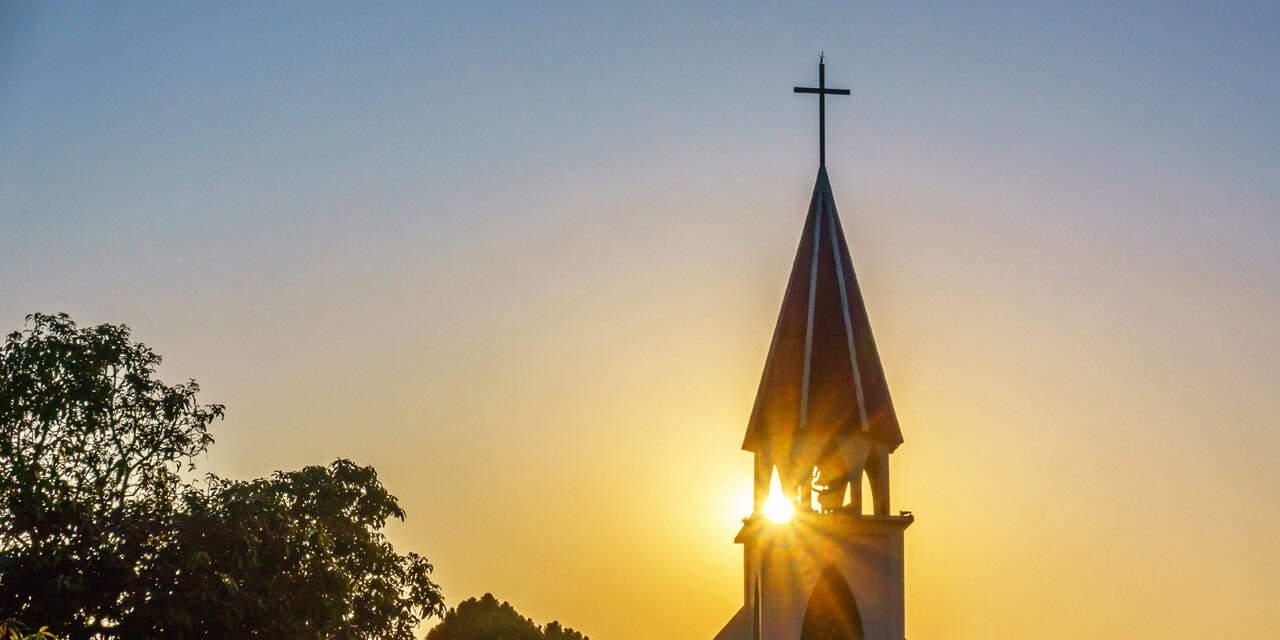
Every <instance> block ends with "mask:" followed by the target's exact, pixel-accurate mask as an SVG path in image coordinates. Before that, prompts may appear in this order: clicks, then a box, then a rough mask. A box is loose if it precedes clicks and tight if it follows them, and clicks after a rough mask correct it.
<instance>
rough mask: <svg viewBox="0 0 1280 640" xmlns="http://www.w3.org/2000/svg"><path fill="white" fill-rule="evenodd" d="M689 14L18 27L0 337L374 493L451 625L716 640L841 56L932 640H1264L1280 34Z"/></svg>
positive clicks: (1278, 406)
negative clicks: (472, 608) (362, 473)
mask: <svg viewBox="0 0 1280 640" xmlns="http://www.w3.org/2000/svg"><path fill="white" fill-rule="evenodd" d="M686 5H687V3H669V4H668V3H658V2H650V3H637V4H635V5H632V6H631V7H629V8H622V7H608V8H606V7H605V6H603V5H602V4H591V5H586V4H584V5H572V4H559V3H557V4H548V5H543V6H541V7H539V8H538V9H536V10H535V9H532V8H530V7H528V6H525V5H524V4H522V3H513V4H495V3H484V2H474V3H465V6H464V4H463V3H459V4H458V5H457V6H453V7H449V6H443V5H438V4H424V5H416V4H414V5H410V4H405V5H400V4H379V5H361V6H359V7H341V6H336V7H335V6H327V7H316V6H311V5H297V6H292V5H288V4H278V5H273V6H271V7H263V6H259V4H258V3H246V4H239V5H235V4H228V3H218V4H216V5H215V4H209V5H204V6H191V5H186V6H170V5H163V4H162V5H157V4H128V3H123V4H121V5H118V6H106V5H100V4H97V5H96V4H91V3H79V4H74V3H67V4H56V5H54V4H46V3H30V4H27V3H24V4H21V5H19V3H5V4H3V5H0V150H2V152H0V330H3V331H9V330H13V329H17V328H19V327H20V326H21V324H22V318H23V316H24V315H25V314H27V313H30V312H34V311H44V312H58V311H66V312H68V313H71V314H72V315H73V317H74V318H75V319H76V320H77V321H79V322H80V323H81V324H91V323H98V322H113V323H121V322H122V323H126V324H129V325H130V326H131V327H133V328H134V331H135V335H136V337H137V338H138V339H140V340H142V341H144V342H146V343H148V344H149V345H151V346H152V347H154V348H155V349H156V350H157V351H158V352H159V353H161V354H163V355H164V356H165V357H166V362H165V364H164V367H163V371H162V373H163V374H164V375H165V376H166V377H167V378H168V379H171V380H181V379H185V378H188V377H192V378H196V379H197V380H198V381H199V382H200V383H201V385H202V387H203V389H204V392H203V397H204V399H205V400H206V401H212V402H222V403H225V404H226V405H227V419H226V420H225V421H224V422H221V423H218V424H216V425H215V431H214V435H215V436H216V438H217V440H218V442H217V444H216V445H215V446H214V447H213V449H212V450H211V452H210V454H209V455H208V460H207V464H206V467H207V468H208V469H209V470H212V471H216V472H219V473H222V474H226V475H230V476H233V477H251V476H256V475H263V474H266V473H269V472H271V471H272V470H275V469H287V468H296V467H298V466H301V465H306V464H324V463H327V462H329V461H330V460H332V459H333V458H335V457H339V456H341V457H349V458H352V459H354V460H356V461H358V462H360V463H363V464H371V465H374V466H375V467H377V469H378V470H379V472H380V474H381V477H382V479H383V481H384V482H385V483H386V484H387V485H388V487H389V488H390V490H391V491H392V492H393V493H395V494H396V495H398V496H399V497H400V499H401V501H402V504H403V505H404V506H405V508H406V509H407V510H408V513H409V517H408V520H407V521H406V522H405V523H403V524H397V525H396V526H395V527H394V529H393V530H392V538H393V541H394V542H395V543H396V544H397V546H398V548H400V549H401V550H413V551H418V552H420V553H423V554H424V555H426V556H427V557H428V558H430V559H431V560H432V561H433V562H434V563H435V564H436V567H437V573H436V577H437V578H438V580H439V582H440V583H441V584H442V586H443V587H444V590H445V595H446V598H447V599H448V601H449V603H450V604H455V603H457V602H458V601H460V600H462V599H464V598H466V597H470V596H477V595H480V594H481V593H484V592H485V591H491V592H493V593H494V594H495V595H497V596H498V597H499V598H501V599H506V600H510V601H511V602H512V604H513V605H514V606H515V607H516V608H517V609H518V610H519V611H521V612H522V613H524V614H525V615H529V616H532V617H533V618H534V619H535V620H536V621H538V622H546V621H548V620H550V619H552V618H556V619H559V620H561V621H562V622H563V623H565V624H567V625H569V626H572V627H574V628H577V629H580V630H582V631H584V632H585V633H587V634H589V635H590V636H591V637H592V638H594V639H596V640H640V639H642V638H644V639H648V638H658V637H661V638H672V639H675V640H685V639H687V640H699V639H704V638H706V639H709V638H710V637H711V636H712V635H714V634H715V632H716V631H717V630H719V628H720V626H721V624H723V622H724V621H725V620H727V619H728V617H729V616H730V615H731V614H732V613H733V612H734V611H735V610H736V609H737V607H738V606H739V605H740V604H741V583H740V582H741V571H742V563H741V548H740V547H738V546H736V545H734V544H732V537H733V534H734V533H735V532H736V531H737V528H738V525H739V520H740V519H741V518H742V517H743V516H745V515H746V512H747V510H748V509H749V505H750V481H751V472H750V469H751V460H750V456H749V455H748V454H746V453H744V452H741V451H739V450H738V446H739V444H740V443H741V438H742V433H743V430H744V429H745V427H746V421H747V418H748V417H749V415H750V411H751V403H752V400H753V397H754V393H755V389H756V384H757V383H758V381H759V376H760V372H761V367H762V366H763V364H764V358H765V354H766V352H767V349H768V346H769V338H770V335H771V331H772V324H773V322H774V320H775V318H776V314H777V310H778V305H779V304H780V302H781V297H782V288H783V286H784V285H785V283H786V278H787V275H788V271H789V268H790V262H791V256H792V255H793V252H794V251H795V247H796V243H797V242H798V240H799V234H800V226H801V224H802V222H803V218H804V213H805V207H806V205H807V203H808V196H809V192H810V190H811V188H812V185H813V179H814V173H815V170H816V168H817V167H816V165H817V142H816V128H817V126H816V113H815V112H816V105H814V104H813V102H814V100H813V99H812V97H808V96H804V97H802V96H794V95H792V94H791V87H792V86H794V85H798V84H805V85H809V84H812V83H814V82H816V68H815V65H814V63H815V62H816V53H817V51H818V50H819V49H823V50H825V51H826V53H827V55H828V66H827V76H828V84H829V85H831V86H837V87H852V89H853V96H851V97H849V98H832V99H830V100H828V108H827V122H828V127H827V129H828V133H827V135H828V145H827V159H828V167H829V170H830V174H831V181H832V184H833V187H834V192H835V196H836V201H837V204H838V206H839V208H840V209H839V210H840V214H841V218H842V221H843V224H844V228H845V231H846V233H847V234H848V239H849V244H850V247H851V251H852V255H853V259H854V263H855V266H856V268H857V272H858V276H859V279H860V281H861V284H862V288H863V294H864V296H865V298H866V303H867V307H868V310H869V313H870V316H871V319H872V323H873V326H874V328H875V332H876V339H877V343H878V346H879V350H880V355H881V358H882V361H883V363H884V367H885V372H886V375H887V377H888V380H889V384H890V389H891V391H892V393H893V398H894V403H895V407H896V409H897V413H898V416H899V419H900V422H901V425H902V430H903V434H904V436H905V439H906V442H905V444H903V445H902V447H901V448H900V449H899V450H898V453H896V454H895V455H894V467H893V469H892V474H893V499H894V504H893V508H894V509H895V510H896V509H909V510H912V511H913V512H914V513H915V514H916V518H917V521H916V524H914V525H913V526H912V527H911V528H910V529H909V530H908V531H907V538H906V540H907V557H906V567H907V568H906V572H907V573H906V580H907V584H906V588H907V637H909V638H912V640H919V639H923V638H946V639H948V640H969V639H973V640H977V639H986V638H1013V637H1036V638H1043V639H1047V640H1052V639H1059V638H1061V639H1066V638H1079V637H1107V638H1157V637H1163V638H1193V637H1224V638H1225V637H1266V636H1268V635H1271V634H1272V633H1273V632H1274V629H1275V628H1277V627H1278V626H1280V609H1278V608H1277V607H1276V600H1277V596H1278V595H1280V542H1278V540H1280V536H1277V535H1276V531H1277V530H1278V529H1280V471H1277V464H1276V459H1277V456H1278V455H1280V430H1277V416H1280V394H1277V393H1276V388H1277V381H1278V380H1280V364H1277V363H1280V332H1277V331H1276V326H1277V318H1280V251H1277V246H1280V205H1277V202H1280V126H1277V114H1280V80H1277V78H1278V77H1280V74H1277V73H1276V68H1277V66H1278V64H1280V35H1278V34H1280V9H1278V8H1277V6H1276V5H1275V4H1274V3H1257V4H1250V3H1223V4H1206V5H1191V4H1184V3H1178V4H1176V5H1170V4H1166V3H1110V2H1108V3H1062V4H1052V5H1042V6H1041V7H1040V8H1035V9H1032V8H1028V7H1025V6H1023V3H1013V2H1008V3H999V2H987V3H947V4H945V5H944V6H942V7H935V8H928V9H925V8H918V7H908V6H900V4H899V3H884V4H875V5H862V4H859V5H857V6H853V5H851V4H846V3H833V4H822V3H812V4H803V3H788V6H787V7H785V8H782V7H778V6H774V5H772V4H743V3H723V4H719V5H717V4H713V3H701V4H699V6H698V7H697V8H690V7H688V6H686Z"/></svg>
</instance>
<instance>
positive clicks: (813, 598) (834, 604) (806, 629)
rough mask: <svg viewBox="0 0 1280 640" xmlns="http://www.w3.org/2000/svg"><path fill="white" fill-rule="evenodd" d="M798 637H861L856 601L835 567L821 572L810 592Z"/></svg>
mask: <svg viewBox="0 0 1280 640" xmlns="http://www.w3.org/2000/svg"><path fill="white" fill-rule="evenodd" d="M800 640H863V638H862V616H860V615H858V604H857V602H855V601H854V599H853V592H852V591H850V590H849V585H848V584H847V583H846V582H845V581H844V576H841V575H840V572H839V571H838V570H837V569H836V568H835V567H830V566H829V567H827V568H826V569H825V570H824V571H823V572H822V575H821V576H820V577H819V578H818V584H817V585H816V586H814V588H813V593H812V594H810V595H809V606H808V607H806V608H805V611H804V624H803V625H802V626H801V627H800Z"/></svg>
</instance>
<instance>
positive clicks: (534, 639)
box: [426, 593, 590, 640]
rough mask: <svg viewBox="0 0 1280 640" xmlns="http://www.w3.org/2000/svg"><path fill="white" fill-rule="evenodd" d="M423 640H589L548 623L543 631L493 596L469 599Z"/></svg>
mask: <svg viewBox="0 0 1280 640" xmlns="http://www.w3.org/2000/svg"><path fill="white" fill-rule="evenodd" d="M426 640H590V638H587V637H586V636H583V635H582V634H581V633H578V632H577V631H574V630H573V629H568V628H564V627H561V626H560V623H559V622H550V623H548V624H547V626H546V627H545V628H540V627H538V625H536V624H534V622H533V620H531V619H529V618H526V617H524V616H521V615H520V614H519V613H517V612H516V610H515V608H514V607H512V606H511V605H510V604H509V603H507V602H503V603H501V604H499V603H498V599H497V598H495V597H493V594H491V593H486V594H484V595H483V596H481V597H480V599H479V600H477V599H475V598H469V599H467V600H463V601H462V602H460V603H458V606H457V607H455V608H453V609H450V610H449V612H448V613H446V614H445V615H444V619H443V620H442V621H441V622H440V624H438V625H436V626H435V628H433V629H432V630H431V631H429V632H427V638H426Z"/></svg>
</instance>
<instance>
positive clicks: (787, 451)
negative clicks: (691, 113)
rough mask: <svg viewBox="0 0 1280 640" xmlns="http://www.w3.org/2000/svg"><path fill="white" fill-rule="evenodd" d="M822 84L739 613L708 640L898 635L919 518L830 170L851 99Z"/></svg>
mask: <svg viewBox="0 0 1280 640" xmlns="http://www.w3.org/2000/svg"><path fill="white" fill-rule="evenodd" d="M824 75H825V74H823V71H822V65H821V62H820V63H819V86H818V87H817V88H816V89H814V88H802V87H797V88H796V92H797V93H816V94H818V96H819V139H820V142H819V148H820V152H819V155H820V162H819V167H818V178H817V181H816V182H815V184H814V187H813V196H812V197H811V198H810V200H809V212H808V216H807V217H806V218H805V223H804V229H803V231H802V232H801V234H800V246H799V248H798V249H796V257H795V262H794V263H793V264H792V266H791V277H790V279H789V280H788V282H787V289H786V293H784V294H783V299H782V310H781V311H780V312H779V313H778V324H777V326H776V327H775V328H774V332H773V341H772V343H770V345H769V355H768V357H767V358H766V360H765V365H764V374H763V375H762V376H761V377H760V388H759V390H758V391H757V392H756V401H755V406H754V407H753V409H752V411H751V420H750V421H749V422H748V424H747V433H746V437H745V438H744V439H743V443H742V448H743V449H745V450H747V451H750V452H751V453H753V454H755V471H754V473H755V479H754V481H755V499H754V505H753V508H752V513H751V515H750V516H748V517H747V518H746V519H745V520H743V526H742V530H741V531H739V532H738V535H737V537H736V538H735V542H738V543H740V544H742V545H743V555H744V560H745V563H744V575H743V587H744V588H743V597H744V603H743V608H742V609H740V610H739V611H738V613H737V614H736V615H734V617H733V618H732V619H730V621H729V623H728V624H727V625H725V627H724V629H722V630H721V632H720V633H719V634H718V635H717V636H716V640H746V639H747V638H750V639H751V640H819V639H820V640H901V638H903V637H904V631H905V630H904V616H903V605H904V598H903V532H904V531H905V530H906V528H907V527H908V526H910V525H911V523H912V522H913V521H914V517H913V516H912V515H911V514H910V513H908V512H902V513H900V514H898V515H890V510H889V504H890V503H889V455H890V454H891V453H893V452H894V451H895V450H896V449H897V448H898V445H900V444H902V430H901V429H900V428H899V426H898V418H897V415H896V414H895V413H894V410H893V401H892V400H891V399H890V398H889V386H888V384H887V383H886V381H885V376H884V369H883V368H882V367H881V365H880V355H879V353H877V351H876V344H875V340H874V339H873V338H872V335H871V322H870V320H869V319H868V317H867V308H866V305H865V304H864V302H863V300H862V291H861V290H860V289H859V287H858V279H857V276H856V275H854V272H853V260H852V258H851V257H850V255H849V245H848V242H847V241H846V240H845V236H844V230H843V229H842V228H841V226H840V217H839V216H838V215H837V214H836V202H835V196H834V195H832V193H831V182H830V181H829V180H828V178H827V169H826V166H825V165H826V163H825V157H824V156H825V146H826V145H825V141H823V140H821V138H822V137H823V134H825V128H826V127H825V123H824V122H822V121H823V119H824V116H825V115H826V114H825V106H824V105H823V102H822V99H823V98H824V97H825V96H826V95H829V94H835V95H847V94H848V91H845V90H842V89H827V88H826V84H825V78H824ZM775 474H776V478H777V479H776V480H774V477H775ZM864 476H865V477H866V479H867V483H868V484H869V485H870V494H871V495H870V496H863V495H862V478H863V477H864ZM771 494H772V495H771ZM864 498H865V499H866V500H865V502H867V504H866V505H864V504H863V503H864Z"/></svg>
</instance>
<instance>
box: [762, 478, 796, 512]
mask: <svg viewBox="0 0 1280 640" xmlns="http://www.w3.org/2000/svg"><path fill="white" fill-rule="evenodd" d="M795 512H796V507H795V505H793V504H791V501H790V500H788V499H787V497H786V496H784V495H783V494H782V480H781V479H780V478H779V477H778V470H777V469H774V470H773V477H772V478H771V479H770V480H769V498H768V499H767V500H765V502H764V517H766V518H768V519H769V521H770V522H776V523H779V524H781V523H783V522H786V521H788V520H790V519H791V516H793V515H795Z"/></svg>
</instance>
